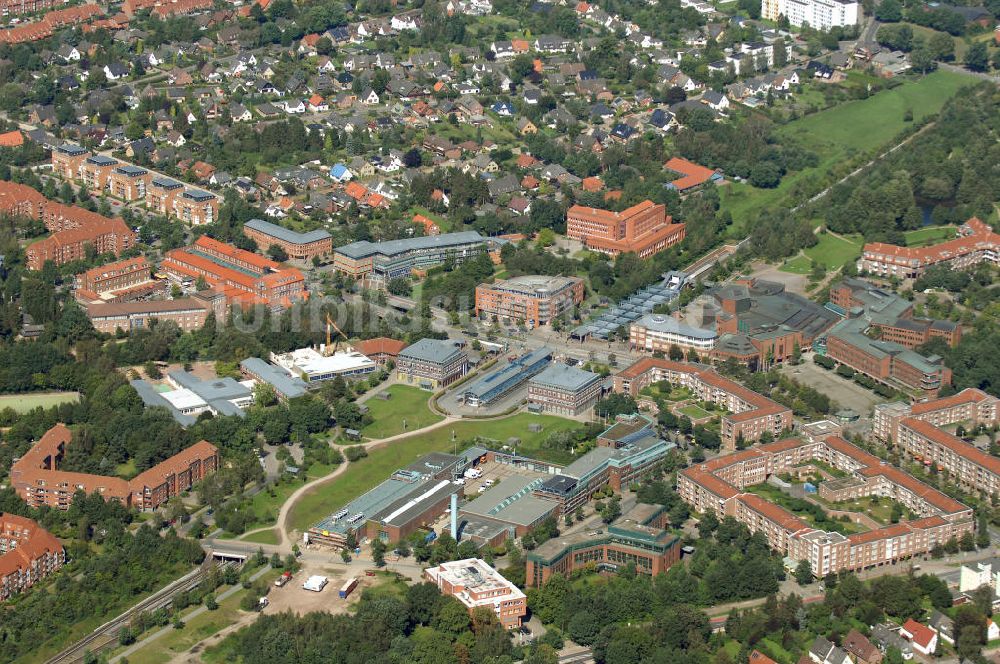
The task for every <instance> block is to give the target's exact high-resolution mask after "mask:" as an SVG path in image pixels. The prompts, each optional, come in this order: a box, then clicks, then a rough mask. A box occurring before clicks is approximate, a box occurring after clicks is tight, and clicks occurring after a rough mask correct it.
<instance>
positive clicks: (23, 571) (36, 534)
mask: <svg viewBox="0 0 1000 664" xmlns="http://www.w3.org/2000/svg"><path fill="white" fill-rule="evenodd" d="M64 562H66V552H65V550H63V546H62V544H60V543H59V540H58V539H56V538H55V537H54V536H53V535H52V534H51V533H50V532H49V531H47V530H45V529H44V528H42V527H41V526H39V525H38V524H37V523H36V522H34V521H32V520H31V519H26V518H25V517H23V516H17V515H16V514H5V513H3V512H0V602H5V601H7V600H8V599H10V598H11V597H13V596H14V595H16V594H17V593H19V592H21V591H23V590H25V589H27V588H30V587H31V586H33V585H34V584H36V583H38V582H39V581H40V580H42V579H44V578H45V577H46V576H48V575H50V574H52V573H54V572H56V571H57V570H58V569H59V568H60V567H62V566H63V563H64Z"/></svg>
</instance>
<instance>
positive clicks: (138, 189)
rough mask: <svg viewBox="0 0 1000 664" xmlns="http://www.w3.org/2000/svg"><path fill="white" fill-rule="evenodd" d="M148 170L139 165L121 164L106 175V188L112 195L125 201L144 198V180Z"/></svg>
mask: <svg viewBox="0 0 1000 664" xmlns="http://www.w3.org/2000/svg"><path fill="white" fill-rule="evenodd" d="M148 180H149V171H147V170H146V169H145V168H141V167H139V166H132V165H131V164H122V165H120V166H117V167H115V168H114V169H112V171H111V175H110V176H108V189H109V190H110V193H111V195H112V196H114V197H116V198H120V199H122V200H125V201H144V200H146V182H147V181H148Z"/></svg>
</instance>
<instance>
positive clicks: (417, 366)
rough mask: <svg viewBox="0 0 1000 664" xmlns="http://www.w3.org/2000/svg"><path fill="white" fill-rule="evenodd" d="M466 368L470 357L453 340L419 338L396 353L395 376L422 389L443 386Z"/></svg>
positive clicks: (466, 369) (466, 371) (459, 376)
mask: <svg viewBox="0 0 1000 664" xmlns="http://www.w3.org/2000/svg"><path fill="white" fill-rule="evenodd" d="M468 371H469V356H468V355H467V354H466V353H465V351H464V350H463V349H462V348H460V347H459V346H458V345H457V344H456V343H455V342H454V341H449V340H447V339H444V340H441V339H421V340H420V341H418V342H416V343H414V344H411V345H409V346H407V347H406V348H404V349H403V350H402V351H400V353H399V355H397V356H396V377H397V378H398V379H399V381H400V382H402V383H407V384H409V385H419V386H420V387H423V388H425V389H438V388H441V387H446V386H447V385H450V384H451V383H454V382H455V381H456V380H458V379H459V378H461V377H462V376H464V375H465V374H466V373H468Z"/></svg>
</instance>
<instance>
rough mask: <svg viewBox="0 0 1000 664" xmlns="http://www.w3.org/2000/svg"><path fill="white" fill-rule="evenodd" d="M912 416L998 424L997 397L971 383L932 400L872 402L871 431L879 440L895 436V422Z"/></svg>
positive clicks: (941, 421)
mask: <svg viewBox="0 0 1000 664" xmlns="http://www.w3.org/2000/svg"><path fill="white" fill-rule="evenodd" d="M907 417H912V418H914V419H917V420H923V421H924V422H928V423H929V424H932V425H934V426H936V427H945V426H948V425H950V424H959V423H967V424H969V425H971V426H977V425H980V424H983V425H985V426H993V425H995V424H1000V399H997V398H996V397H994V396H992V395H990V394H987V393H986V392H983V391H982V390H979V389H976V388H974V387H967V388H966V389H964V390H962V391H961V392H959V393H958V394H953V395H951V396H949V397H942V398H940V399H934V400H932V401H921V402H919V403H915V404H912V405H911V404H908V403H904V402H902V401H896V402H893V403H884V404H879V405H877V406H875V414H874V416H873V418H872V433H873V434H874V435H875V437H876V438H878V439H879V440H881V441H883V442H892V441H895V440H897V438H898V436H899V423H900V422H901V421H902V420H903V419H905V418H907Z"/></svg>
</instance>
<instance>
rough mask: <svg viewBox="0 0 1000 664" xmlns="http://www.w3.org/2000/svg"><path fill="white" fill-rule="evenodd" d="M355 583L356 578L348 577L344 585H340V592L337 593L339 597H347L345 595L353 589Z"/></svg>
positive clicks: (355, 585)
mask: <svg viewBox="0 0 1000 664" xmlns="http://www.w3.org/2000/svg"><path fill="white" fill-rule="evenodd" d="M357 585H358V580H357V578H350V579H348V580H347V581H345V582H344V585H342V586H341V587H340V593H338V594H339V595H340V599H347V596H348V595H350V594H351V591H352V590H354V588H355V587H357Z"/></svg>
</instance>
